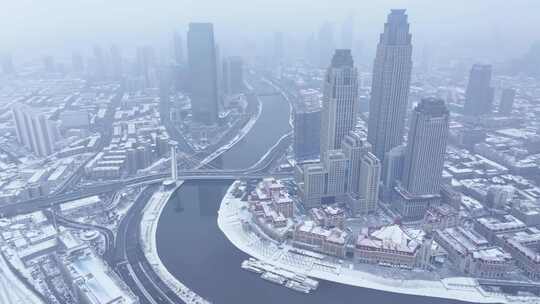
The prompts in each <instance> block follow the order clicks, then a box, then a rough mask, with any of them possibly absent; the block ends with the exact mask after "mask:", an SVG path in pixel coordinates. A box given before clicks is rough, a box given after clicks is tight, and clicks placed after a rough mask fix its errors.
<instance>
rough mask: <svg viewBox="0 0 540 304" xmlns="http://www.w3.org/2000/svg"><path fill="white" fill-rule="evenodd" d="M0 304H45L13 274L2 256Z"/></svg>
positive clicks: (0, 257)
mask: <svg viewBox="0 0 540 304" xmlns="http://www.w3.org/2000/svg"><path fill="white" fill-rule="evenodd" d="M0 303H6V304H7V303H9V304H44V303H43V301H42V300H41V299H40V298H39V297H38V296H37V295H35V294H34V293H33V292H32V291H31V290H29V289H28V288H27V287H26V286H25V285H24V283H23V282H21V281H20V280H19V278H18V277H17V276H16V275H15V274H14V273H13V272H11V270H10V269H9V267H8V265H7V264H6V261H5V260H4V257H3V256H1V255H0Z"/></svg>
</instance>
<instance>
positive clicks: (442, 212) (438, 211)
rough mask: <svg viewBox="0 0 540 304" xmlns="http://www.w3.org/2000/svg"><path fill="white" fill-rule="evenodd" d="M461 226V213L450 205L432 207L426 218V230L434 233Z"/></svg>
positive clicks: (428, 210)
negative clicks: (438, 230) (437, 230)
mask: <svg viewBox="0 0 540 304" xmlns="http://www.w3.org/2000/svg"><path fill="white" fill-rule="evenodd" d="M457 225H459V212H458V211H457V210H456V209H454V208H453V207H451V206H450V205H446V204H444V205H437V206H432V207H430V208H428V209H427V210H426V215H425V216H424V230H425V231H433V230H436V229H446V228H449V227H455V226H457Z"/></svg>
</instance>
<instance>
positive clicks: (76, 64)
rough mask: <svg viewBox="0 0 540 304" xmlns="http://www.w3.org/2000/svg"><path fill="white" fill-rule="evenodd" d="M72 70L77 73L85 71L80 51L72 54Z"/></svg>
mask: <svg viewBox="0 0 540 304" xmlns="http://www.w3.org/2000/svg"><path fill="white" fill-rule="evenodd" d="M71 70H72V71H73V72H75V73H82V72H84V60H83V57H82V55H81V53H79V52H73V53H72V54H71Z"/></svg>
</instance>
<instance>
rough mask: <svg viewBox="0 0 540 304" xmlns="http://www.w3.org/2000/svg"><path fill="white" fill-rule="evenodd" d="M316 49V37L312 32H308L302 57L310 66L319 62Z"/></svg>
mask: <svg viewBox="0 0 540 304" xmlns="http://www.w3.org/2000/svg"><path fill="white" fill-rule="evenodd" d="M317 50H318V48H317V39H316V38H315V35H314V34H310V35H309V37H307V39H306V41H305V45H304V57H305V59H306V61H307V63H308V64H310V65H312V66H316V65H318V63H319V53H318V52H317Z"/></svg>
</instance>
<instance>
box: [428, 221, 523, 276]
mask: <svg viewBox="0 0 540 304" xmlns="http://www.w3.org/2000/svg"><path fill="white" fill-rule="evenodd" d="M435 241H436V242H437V243H438V244H439V245H441V246H442V247H443V248H444V249H445V250H446V252H447V253H448V257H449V258H450V260H451V261H452V262H453V263H454V265H456V267H457V268H458V269H459V270H460V271H463V272H464V273H467V274H471V275H474V276H478V277H484V278H501V277H504V276H505V275H506V274H507V273H508V272H509V271H511V270H512V269H513V265H514V262H513V259H512V257H511V256H510V254H509V253H507V252H506V251H504V250H503V249H502V248H501V247H498V246H492V245H491V244H490V243H489V242H488V240H487V239H486V238H484V237H483V236H481V235H479V234H478V233H476V232H474V231H472V230H466V229H463V228H462V227H457V228H447V229H441V230H437V231H436V232H435Z"/></svg>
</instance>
